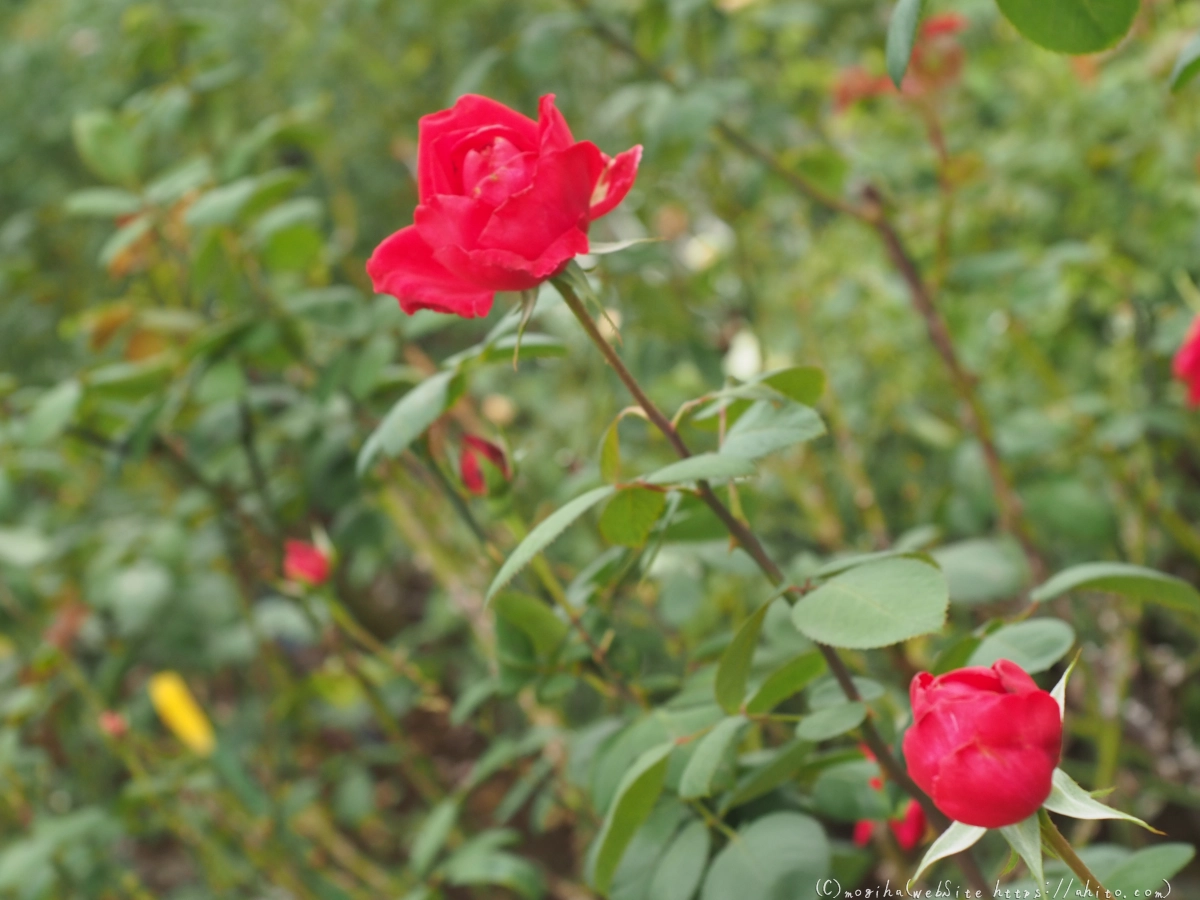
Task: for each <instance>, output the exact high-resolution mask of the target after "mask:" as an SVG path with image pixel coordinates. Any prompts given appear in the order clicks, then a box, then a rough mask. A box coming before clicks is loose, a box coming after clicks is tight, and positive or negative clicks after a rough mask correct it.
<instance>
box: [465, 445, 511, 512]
mask: <svg viewBox="0 0 1200 900" xmlns="http://www.w3.org/2000/svg"><path fill="white" fill-rule="evenodd" d="M480 456H482V457H483V458H484V459H486V460H487V461H488V462H489V463H491V464H492V465H493V466H495V467H496V469H497V471H499V473H500V474H501V475H502V476H503V477H504V480H505V481H510V480H511V479H512V471H511V470H510V469H509V467H508V457H506V456H505V455H504V451H503V450H501V449H500V448H499V447H497V446H496V445H495V444H493V443H492V442H491V441H485V440H484V439H483V438H479V437H475V436H474V435H473V434H467V435H464V436H463V449H462V456H461V457H459V475H461V476H462V482H463V485H464V486H465V487H466V489H467V490H468V491H470V492H471V493H472V494H475V495H476V496H479V497H483V496H486V495H487V492H488V486H487V479H486V478H485V477H484V474H483V469H482V467H481V466H480V465H479V457H480Z"/></svg>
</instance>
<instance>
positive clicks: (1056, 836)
mask: <svg viewBox="0 0 1200 900" xmlns="http://www.w3.org/2000/svg"><path fill="white" fill-rule="evenodd" d="M1038 822H1039V823H1040V825H1041V829H1042V839H1043V840H1044V841H1045V842H1046V844H1047V846H1049V847H1050V849H1051V850H1053V851H1054V853H1055V854H1056V855H1057V856H1058V858H1059V859H1061V860H1062V861H1063V862H1065V863H1066V864H1067V867H1068V868H1070V870H1071V871H1072V872H1074V873H1075V874H1076V875H1077V876H1078V877H1080V878H1082V879H1083V880H1084V883H1085V884H1086V885H1087V886H1088V887H1089V888H1091V889H1092V890H1093V891H1095V893H1096V896H1097V897H1115V896H1116V894H1114V893H1113V892H1112V891H1110V890H1108V888H1106V887H1105V886H1104V885H1102V884H1101V883H1100V879H1099V878H1097V877H1096V876H1095V875H1093V874H1092V870H1091V869H1089V868H1088V867H1087V865H1086V864H1085V863H1084V861H1083V860H1082V859H1080V858H1079V854H1077V853H1076V852H1075V848H1074V847H1072V846H1071V842H1070V841H1068V840H1067V839H1066V838H1065V837H1063V833H1062V832H1061V831H1059V830H1058V826H1057V825H1055V824H1054V820H1053V819H1051V818H1050V813H1048V812H1046V810H1045V809H1039V810H1038Z"/></svg>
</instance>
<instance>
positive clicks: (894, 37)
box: [887, 0, 925, 87]
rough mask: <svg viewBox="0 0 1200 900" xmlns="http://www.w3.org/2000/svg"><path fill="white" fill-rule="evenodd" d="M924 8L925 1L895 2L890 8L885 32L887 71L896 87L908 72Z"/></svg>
mask: <svg viewBox="0 0 1200 900" xmlns="http://www.w3.org/2000/svg"><path fill="white" fill-rule="evenodd" d="M924 6H925V0H896V5H895V6H894V7H893V8H892V19H891V21H890V22H889V23H888V32H887V70H888V75H889V76H891V79H892V84H894V85H896V87H900V82H902V81H904V73H905V72H907V71H908V60H909V58H910V57H911V56H912V50H913V44H914V43H915V42H916V39H917V28H918V27H919V26H920V24H921V12H922V10H923V8H924Z"/></svg>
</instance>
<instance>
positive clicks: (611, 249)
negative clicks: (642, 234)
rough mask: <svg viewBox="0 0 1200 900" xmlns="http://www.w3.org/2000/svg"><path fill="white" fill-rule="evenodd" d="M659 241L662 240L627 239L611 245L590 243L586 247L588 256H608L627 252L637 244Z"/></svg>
mask: <svg viewBox="0 0 1200 900" xmlns="http://www.w3.org/2000/svg"><path fill="white" fill-rule="evenodd" d="M661 240H662V238H629V239H628V240H624V241H613V242H612V243H602V242H600V241H592V242H590V244H589V246H588V256H608V255H609V254H610V253H620V252H621V251H622V250H628V249H629V248H630V247H634V246H636V245H638V244H657V243H659V242H660V241H661Z"/></svg>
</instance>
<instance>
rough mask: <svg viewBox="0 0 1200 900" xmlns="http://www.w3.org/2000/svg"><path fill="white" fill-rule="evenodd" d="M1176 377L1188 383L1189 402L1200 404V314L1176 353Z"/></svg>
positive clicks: (1195, 404)
mask: <svg viewBox="0 0 1200 900" xmlns="http://www.w3.org/2000/svg"><path fill="white" fill-rule="evenodd" d="M1173 368H1174V371H1175V377H1176V378H1178V379H1179V380H1180V381H1182V382H1183V383H1184V384H1186V385H1187V389H1188V403H1190V404H1191V405H1192V406H1200V316H1197V317H1196V319H1195V321H1193V322H1192V327H1191V328H1190V329H1188V334H1187V337H1186V338H1184V340H1183V346H1181V347H1180V348H1179V350H1178V351H1177V352H1176V353H1175V364H1174V367H1173Z"/></svg>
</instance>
